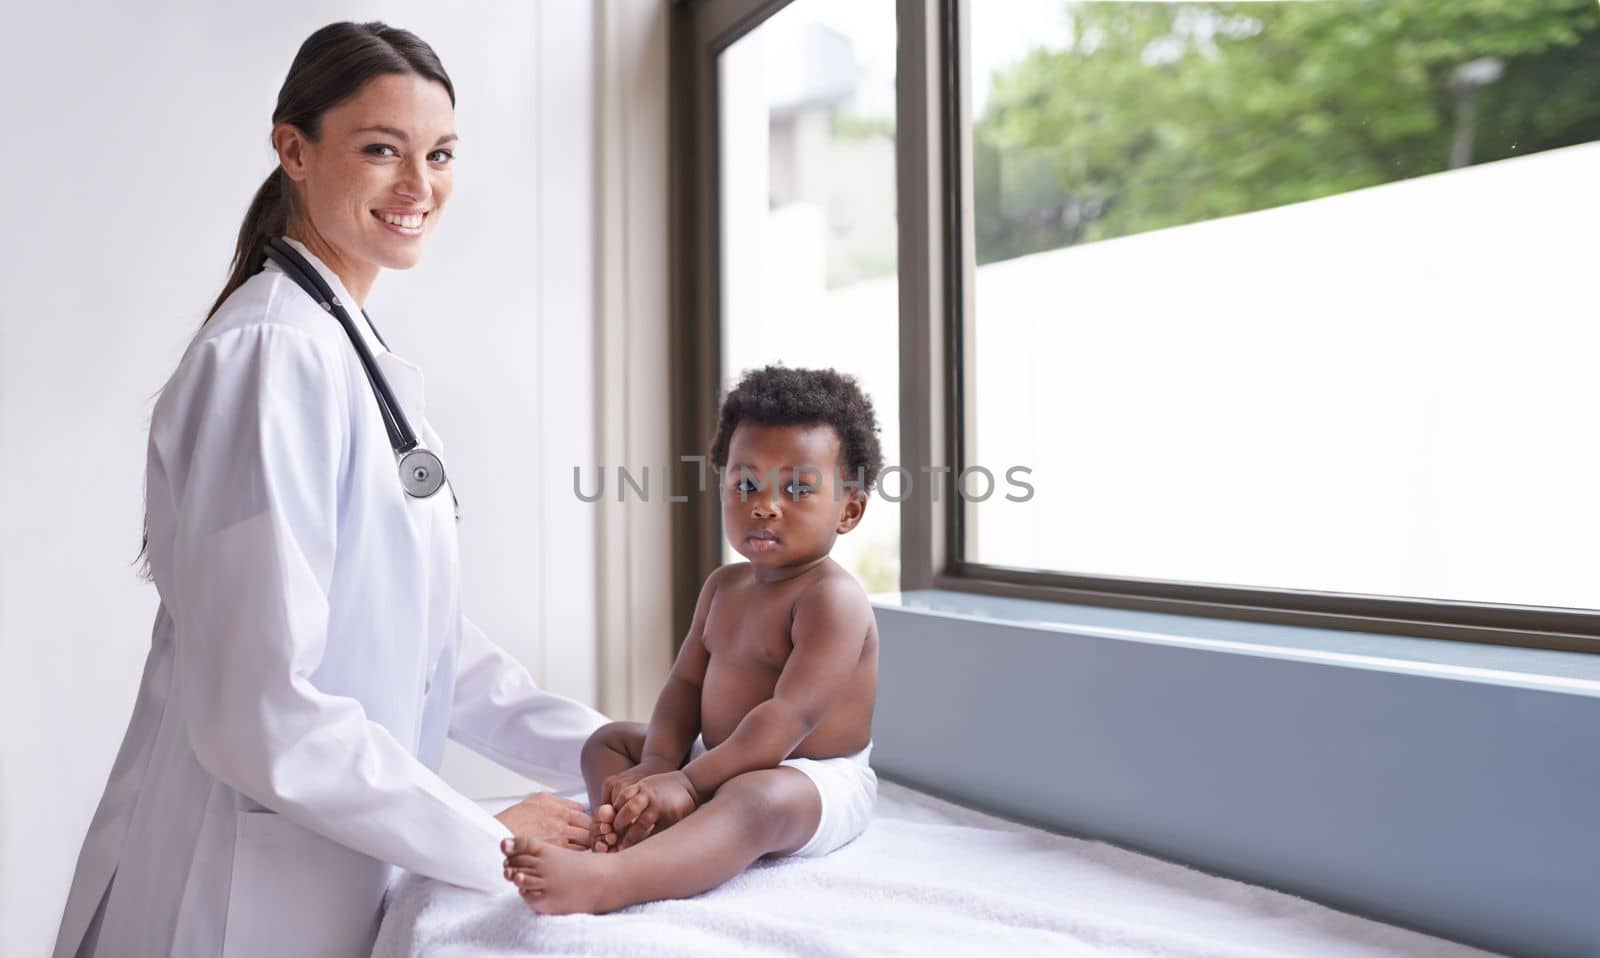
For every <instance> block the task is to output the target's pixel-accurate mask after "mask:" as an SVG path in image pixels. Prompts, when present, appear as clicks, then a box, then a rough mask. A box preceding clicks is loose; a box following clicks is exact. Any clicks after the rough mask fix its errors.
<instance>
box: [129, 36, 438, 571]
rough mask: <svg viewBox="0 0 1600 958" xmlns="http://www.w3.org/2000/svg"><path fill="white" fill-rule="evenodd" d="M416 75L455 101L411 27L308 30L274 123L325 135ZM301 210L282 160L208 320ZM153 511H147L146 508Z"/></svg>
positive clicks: (142, 553) (143, 551) (247, 217)
mask: <svg viewBox="0 0 1600 958" xmlns="http://www.w3.org/2000/svg"><path fill="white" fill-rule="evenodd" d="M392 74H414V75H416V76H420V77H423V78H424V79H428V80H432V81H434V82H435V83H438V84H439V85H441V86H443V87H444V89H445V92H446V93H448V94H450V104H451V105H452V106H454V105H455V102H456V89H455V85H454V84H452V83H451V82H450V75H449V74H447V73H445V70H444V65H443V64H441V63H440V62H439V57H438V55H436V54H435V53H434V52H433V48H432V47H430V46H428V44H427V43H425V42H423V40H422V39H421V38H420V37H418V36H417V35H416V34H414V33H412V32H411V31H409V30H402V29H400V28H398V27H391V26H389V25H388V24H386V23H381V22H378V21H373V22H370V23H349V22H344V23H330V24H328V25H327V26H325V27H323V28H322V29H320V30H318V31H317V32H315V33H313V34H311V36H309V37H306V41H305V42H304V43H302V44H300V51H299V52H298V53H296V54H295V56H294V62H293V63H290V64H289V75H288V76H286V77H285V78H284V80H283V86H282V87H280V88H279V89H278V105H277V107H276V108H274V109H273V111H272V125H273V127H274V128H276V127H277V125H278V124H280V123H290V124H293V125H294V126H295V127H297V128H298V129H299V130H300V132H301V133H303V134H305V136H306V138H307V139H309V140H311V141H312V142H315V141H316V140H317V138H318V137H320V136H321V135H322V115H323V114H324V113H326V112H327V111H328V110H330V109H333V108H334V107H336V106H338V105H339V104H341V103H344V102H345V101H346V100H349V99H350V98H351V97H354V96H355V95H356V94H357V93H359V92H360V91H361V88H362V87H363V86H365V85H366V83H367V81H368V80H371V79H373V78H374V77H379V76H386V75H392ZM301 215H302V211H301V209H300V206H299V200H298V196H297V194H296V192H295V187H294V184H293V183H292V182H291V181H290V179H289V176H288V174H287V173H285V172H284V169H283V167H282V166H278V167H276V168H274V169H273V171H272V172H271V173H269V174H267V179H266V181H265V182H263V183H262V184H261V188H260V189H258V190H256V195H255V198H254V199H252V200H251V201H250V208H249V209H248V210H246V211H245V214H244V222H243V223H241V224H240V226H239V239H238V241H237V242H236V243H235V244H234V249H233V263H232V265H231V266H230V268H229V271H228V281H227V282H226V283H224V284H223V286H222V292H221V293H220V294H219V295H218V296H217V301H216V302H215V303H213V304H212V305H211V309H210V310H209V311H207V313H206V318H205V319H204V320H203V321H202V322H201V324H200V325H201V326H204V325H205V324H206V323H208V322H210V321H211V317H213V316H215V315H216V314H217V310H219V309H221V308H222V304H223V303H225V302H227V300H228V297H229V296H232V295H233V294H234V292H235V291H236V290H238V288H239V287H241V286H243V285H244V284H245V281H246V280H248V279H249V278H250V277H252V276H254V275H255V274H256V273H259V272H260V271H261V268H262V266H263V264H264V263H265V262H266V247H267V240H269V239H271V238H273V237H275V236H282V235H284V232H285V231H286V230H287V228H288V226H289V223H290V222H291V221H296V220H298V218H299V217H300V216H301ZM146 513H147V515H148V510H146ZM149 546H150V523H149V520H148V518H147V519H146V521H145V534H144V541H143V542H142V543H141V544H140V547H139V555H138V556H137V557H136V558H135V560H134V561H135V562H139V561H141V560H142V562H143V567H142V568H141V570H140V577H141V578H144V579H150V578H151V575H150V557H149V555H148V554H147V553H148V550H149Z"/></svg>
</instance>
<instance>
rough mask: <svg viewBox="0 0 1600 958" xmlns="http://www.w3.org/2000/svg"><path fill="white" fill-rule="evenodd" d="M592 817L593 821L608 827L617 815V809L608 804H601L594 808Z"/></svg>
mask: <svg viewBox="0 0 1600 958" xmlns="http://www.w3.org/2000/svg"><path fill="white" fill-rule="evenodd" d="M594 817H595V821H597V822H600V823H601V824H602V825H604V826H605V827H607V828H609V827H611V820H612V819H613V818H616V817H617V810H616V809H615V808H612V807H611V806H610V805H601V806H600V807H599V808H597V809H595V810H594Z"/></svg>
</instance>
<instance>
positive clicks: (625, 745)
mask: <svg viewBox="0 0 1600 958" xmlns="http://www.w3.org/2000/svg"><path fill="white" fill-rule="evenodd" d="M647 730H648V727H647V726H646V725H645V724H644V723H642V722H612V723H610V724H609V725H602V726H600V727H599V728H597V729H595V730H594V734H592V735H590V736H589V740H588V741H587V742H584V743H583V753H582V756H581V758H580V765H581V767H582V768H583V784H584V786H585V787H586V788H588V790H589V811H590V812H591V813H592V814H594V815H595V819H594V828H595V835H594V838H601V837H602V836H604V838H605V839H606V840H608V841H609V838H610V831H611V819H612V815H613V814H614V810H613V809H612V808H611V807H610V806H606V807H605V818H604V820H603V821H602V820H601V818H600V811H601V806H600V788H601V786H603V785H605V782H606V779H608V778H610V777H611V776H613V775H616V774H618V773H619V772H625V771H627V770H628V769H630V768H632V767H634V766H635V765H637V764H639V760H640V757H641V756H642V755H643V754H644V736H645V732H646V731H647ZM590 844H591V845H592V844H594V842H593V841H591V842H590ZM613 844H614V843H613Z"/></svg>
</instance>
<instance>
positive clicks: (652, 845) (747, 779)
mask: <svg viewBox="0 0 1600 958" xmlns="http://www.w3.org/2000/svg"><path fill="white" fill-rule="evenodd" d="M821 818H822V797H821V796H820V795H818V794H817V787H816V786H815V785H813V784H812V783H811V779H809V778H807V777H806V776H805V774H804V773H802V772H797V771H795V770H794V769H792V768H783V767H779V768H769V769H760V770H758V771H754V772H746V773H745V774H743V775H739V776H736V777H734V778H732V779H729V780H728V782H727V783H726V784H724V785H723V786H722V787H721V788H720V789H718V790H717V794H716V796H715V797H713V798H712V799H711V801H709V802H707V803H706V804H705V805H704V806H703V807H701V808H699V809H697V810H695V811H694V812H692V813H690V814H689V815H688V816H687V817H686V818H684V819H683V821H681V822H679V823H678V824H676V825H674V826H672V827H671V828H669V829H666V830H665V831H662V832H660V833H659V834H656V835H654V836H652V837H651V839H650V840H649V841H647V842H640V843H639V844H637V845H633V846H631V847H629V848H626V849H623V850H622V851H620V852H616V853H614V854H610V855H586V854H584V853H583V852H575V851H570V850H568V849H565V848H557V847H556V846H554V845H549V844H544V843H540V842H532V841H524V840H521V839H519V840H518V841H517V846H516V849H515V851H513V853H512V856H511V867H512V868H515V869H518V872H517V877H516V881H517V887H518V889H520V890H521V892H522V894H523V898H524V900H525V901H527V903H528V904H529V906H531V907H532V908H533V910H534V911H537V912H542V913H544V914H552V915H565V914H570V913H572V912H588V913H591V914H601V913H604V912H608V911H615V910H617V909H618V908H626V907H628V906H629V905H636V904H638V903H640V902H645V901H657V900H660V899H663V898H687V897H689V896H690V895H698V894H699V893H701V892H703V891H707V890H709V889H712V888H715V887H717V886H718V885H720V884H722V883H723V882H725V881H727V880H728V879H730V878H732V877H733V876H735V875H737V874H739V873H740V872H742V871H744V870H745V869H746V868H748V867H749V866H750V863H751V862H754V861H755V860H756V859H758V858H760V857H761V856H763V855H767V854H771V853H786V852H792V851H794V850H796V849H798V848H800V847H801V846H802V845H804V844H805V843H806V842H807V841H809V840H810V839H811V836H812V835H813V834H814V833H815V832H816V830H817V823H818V822H819V821H820V820H821Z"/></svg>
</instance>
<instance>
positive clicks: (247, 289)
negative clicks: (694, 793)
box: [55, 244, 605, 958]
mask: <svg viewBox="0 0 1600 958" xmlns="http://www.w3.org/2000/svg"><path fill="white" fill-rule="evenodd" d="M294 245H295V246H296V248H297V249H299V250H300V252H301V253H302V255H304V256H306V258H307V259H308V260H309V261H310V262H311V263H312V265H313V266H314V267H316V268H317V269H318V271H319V272H320V273H321V274H322V275H323V277H324V278H325V279H326V280H327V281H328V284H329V285H330V286H331V287H332V288H333V289H334V291H335V292H336V293H337V294H338V295H339V296H340V298H341V300H342V301H343V302H344V303H345V304H346V307H347V308H348V309H349V311H350V313H351V315H352V316H353V317H354V318H355V320H356V323H357V325H358V327H360V329H361V332H362V335H363V337H364V338H365V339H366V340H367V342H368V344H369V346H370V347H371V349H372V351H373V352H374V354H375V355H376V356H377V359H378V364H379V366H380V368H381V369H382V370H383V372H384V374H385V375H386V376H387V377H388V378H389V381H390V384H391V387H392V388H393V390H394V392H395V394H396V396H397V398H398V399H399V401H400V403H401V405H402V407H403V408H404V410H405V412H406V415H407V418H408V419H409V420H410V422H411V424H412V428H413V429H414V430H416V432H417V434H418V438H419V439H420V441H421V442H422V443H423V444H424V445H425V446H427V447H428V448H430V449H432V450H434V451H435V452H438V453H441V455H442V454H443V452H444V449H443V443H442V442H440V440H439V437H438V436H437V435H436V434H435V433H434V432H433V430H432V429H431V428H430V427H429V426H428V424H427V421H426V420H425V418H424V416H423V403H422V398H423V397H422V377H421V373H420V371H419V370H418V369H417V368H416V367H415V366H413V365H411V364H410V363H408V362H406V361H404V360H402V359H400V358H399V357H397V356H395V355H393V354H392V353H390V352H388V351H387V350H386V349H385V348H384V347H383V346H382V345H381V344H380V343H379V342H378V340H377V339H376V338H375V337H373V335H372V333H371V330H370V327H368V326H367V324H366V322H365V320H364V319H363V318H362V317H361V314H360V311H359V310H358V309H356V308H355V306H354V300H352V299H350V298H349V296H348V294H347V293H346V291H345V290H344V287H343V286H342V284H341V283H340V281H339V279H338V276H337V275H336V274H334V273H333V272H332V271H331V270H330V269H328V268H327V267H326V266H325V265H324V264H323V263H322V262H321V261H319V260H318V259H316V257H314V256H312V255H311V254H310V251H309V250H307V249H306V248H305V247H304V246H303V245H300V244H294ZM146 495H147V499H148V515H149V535H150V546H149V549H150V558H151V570H152V572H153V574H154V577H155V584H156V588H157V591H158V592H159V595H160V600H161V601H160V606H159V608H158V610H157V613H156V619H155V626H154V632H153V634H152V637H151V645H150V654H149V658H148V660H147V661H146V664H145V669H144V678H143V681H142V682H141V684H140V687H139V693H138V698H137V700H136V703H135V706H134V711H133V717H132V719H131V721H130V723H129V726H128V730H127V733H126V736H125V738H124V740H123V743H122V748H121V750H120V752H119V753H118V755H117V758H116V762H115V765H114V766H113V768H112V771H111V777H110V780H109V781H108V782H107V784H106V790H105V794H104V796H103V797H102V799H101V801H100V806H99V809H98V810H97V811H96V813H95V816H94V819H93V823H92V824H91V825H90V828H89V832H88V835H87V837H86V838H85V839H84V843H83V849H82V851H81V853H80V854H79V857H78V866H77V873H76V875H75V877H74V879H73V883H72V889H71V892H70V894H69V896H68V899H67V905H66V909H65V912H64V913H63V916H62V919H61V929H60V933H59V936H58V938H57V941H56V951H55V954H56V956H57V958H70V956H73V955H75V954H78V953H79V950H80V945H82V944H85V943H86V942H85V933H86V931H87V930H88V929H89V928H90V926H91V924H93V925H94V926H95V931H96V934H95V935H94V936H93V937H94V939H95V940H97V941H98V952H99V954H101V955H118V956H130V958H141V956H151V958H153V956H157V955H161V956H166V955H174V956H205V958H216V956H223V958H236V956H247V955H268V954H270V955H295V956H300V955H305V956H341V955H351V956H355V955H367V954H369V953H370V951H371V947H372V941H373V938H374V936H375V935H376V933H377V922H378V918H379V909H380V906H381V903H382V900H383V894H384V889H385V886H386V882H387V880H388V879H389V877H390V872H391V867H390V866H398V867H400V868H404V869H407V870H409V871H412V872H416V873H418V874H421V875H427V876H430V877H433V878H438V879H442V880H444V881H447V882H452V883H454V884H457V885H462V886H466V887H469V888H476V889H482V890H484V891H489V892H498V893H509V892H511V891H512V889H511V888H510V886H509V885H507V884H506V883H505V881H504V880H503V878H502V876H501V867H502V862H501V858H502V855H501V853H500V850H499V847H498V846H499V842H500V839H501V838H502V837H504V836H506V835H508V834H509V832H507V830H506V829H505V827H504V826H502V825H501V824H500V823H499V822H498V821H496V820H495V819H494V818H493V817H492V816H490V815H489V814H488V813H486V812H484V811H483V810H482V809H480V808H479V807H478V806H477V805H476V804H474V803H473V802H472V801H470V800H468V799H467V798H465V797H464V796H462V795H461V794H459V793H457V792H456V791H454V790H453V789H452V788H450V786H448V785H446V784H445V783H444V782H443V781H442V780H441V779H440V778H439V777H438V775H437V774H435V770H436V769H437V768H438V764H439V759H440V755H441V752H442V750H443V747H444V742H445V739H446V737H450V738H454V739H456V740H457V741H459V742H462V743H463V744H465V745H467V746H468V747H470V748H472V749H474V750H476V751H478V752H481V753H483V754H484V755H487V756H488V757H490V758H492V759H494V760H496V761H498V762H500V763H501V764H504V765H506V766H508V767H510V768H512V769H515V770H517V771H519V772H522V773H523V774H526V775H529V776H531V777H534V778H537V779H539V780H541V781H544V782H547V783H550V784H554V785H569V784H576V783H577V781H579V774H580V773H579V768H578V756H579V751H580V748H581V746H582V744H583V742H584V740H585V738H586V737H587V736H588V735H589V733H590V732H592V731H593V730H594V729H595V728H596V727H598V726H599V725H600V724H602V723H603V722H604V721H605V719H604V717H603V716H601V715H600V714H599V713H598V712H595V711H594V710H593V709H590V708H588V707H586V706H583V705H580V704H578V703H576V702H573V701H571V700H568V699H565V698H562V697H560V696H557V695H553V694H550V693H547V692H543V691H541V690H540V689H539V688H538V687H536V686H535V684H534V682H533V680H532V678H531V677H530V676H529V674H528V672H527V670H526V669H524V668H523V667H522V666H521V665H520V664H518V663H517V662H516V661H515V660H514V659H512V658H511V657H510V656H508V655H507V654H506V653H505V652H503V651H502V650H500V649H499V648H497V647H496V646H495V645H493V644H492V643H491V642H490V641H489V640H488V638H486V637H485V636H484V634H483V633H482V632H481V631H480V630H479V629H478V628H477V627H476V626H474V625H473V624H472V623H471V622H470V621H468V620H467V619H466V618H465V617H464V616H463V615H462V613H461V608H460V604H459V578H458V565H457V551H456V524H455V514H454V508H453V506H452V502H451V495H450V489H448V488H446V489H441V490H440V491H439V492H438V493H437V494H436V495H434V496H432V497H431V498H428V499H413V498H411V497H409V496H407V495H406V494H405V492H404V491H403V490H402V488H401V486H400V480H399V475H398V473H397V471H396V465H395V456H394V453H393V451H392V449H391V447H390V445H389V440H388V435H387V433H386V432H385V431H384V426H383V421H382V418H381V416H380V414H379V411H378V405H377V402H376V400H375V399H374V398H373V394H372V390H371V387H370V386H369V385H368V380H367V378H366V375H365V373H364V372H363V370H362V367H361V364H360V360H359V359H358V358H357V356H356V352H355V349H354V347H353V346H352V345H351V343H350V341H349V339H348V338H347V336H346V334H345V332H344V330H343V329H342V327H341V326H340V325H339V323H338V320H336V319H335V318H334V317H333V316H331V315H329V314H328V313H326V312H325V311H323V310H322V308H321V307H320V306H318V305H317V304H316V303H315V302H314V301H313V300H312V298H311V297H310V296H308V295H307V294H306V293H305V292H303V291H302V290H301V289H300V288H299V287H298V286H296V285H295V284H294V283H293V282H292V281H290V280H289V279H288V277H286V276H285V275H284V274H283V273H282V272H281V271H280V270H279V269H278V267H277V266H276V265H275V264H272V263H270V262H269V263H268V264H267V266H266V268H265V269H264V270H263V271H262V272H260V273H258V274H257V275H255V276H253V277H251V278H250V279H249V280H248V281H247V282H246V283H245V284H244V285H243V286H242V287H240V288H239V289H238V290H237V291H236V292H235V293H234V294H233V295H232V296H230V297H229V298H228V300H227V302H226V303H225V304H224V305H223V307H222V309H221V310H219V311H218V313H217V315H216V316H215V317H213V318H212V320H211V321H210V322H209V323H207V324H206V325H205V326H204V327H202V329H201V330H200V332H199V333H198V334H197V335H196V337H195V340H194V342H193V343H191V344H190V346H189V348H188V350H187V351H186V353H185V354H184V356H183V359H182V360H181V362H180V363H179V365H178V368H177V370H176V372H174V374H173V376H172V379H171V380H170V381H169V382H168V384H167V386H166V388H165V390H164V392H163V394H162V396H161V398H160V400H159V401H158V402H157V404H156V407H155V410H154V413H153V415H152V418H151V423H150V441H149V448H148V464H147V472H146ZM97 913H98V920H96V917H97Z"/></svg>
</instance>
